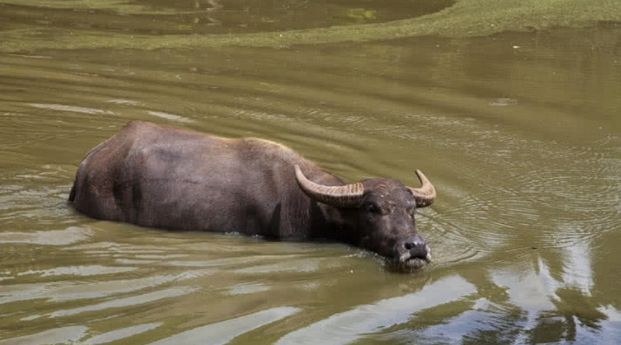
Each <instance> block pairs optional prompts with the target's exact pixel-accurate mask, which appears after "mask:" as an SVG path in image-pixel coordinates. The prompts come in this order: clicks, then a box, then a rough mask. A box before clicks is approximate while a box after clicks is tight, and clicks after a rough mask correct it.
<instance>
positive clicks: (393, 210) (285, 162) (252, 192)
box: [69, 121, 436, 269]
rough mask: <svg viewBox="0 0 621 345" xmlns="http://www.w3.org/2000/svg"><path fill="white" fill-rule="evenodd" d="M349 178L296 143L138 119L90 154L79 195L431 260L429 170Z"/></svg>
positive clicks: (98, 203)
mask: <svg viewBox="0 0 621 345" xmlns="http://www.w3.org/2000/svg"><path fill="white" fill-rule="evenodd" d="M417 175H418V177H419V179H420V180H421V182H422V186H421V187H419V188H411V187H407V186H405V185H403V184H402V183H401V182H399V181H397V180H393V179H384V178H375V179H368V180H364V181H361V182H357V183H352V184H346V183H344V182H343V181H342V180H341V179H339V178H338V177H336V176H334V175H332V174H329V173H327V172H325V171H323V170H322V169H320V168H319V167H318V166H317V165H316V164H315V163H313V162H311V161H309V160H307V159H305V158H303V157H302V156H300V155H299V154H298V153H296V152H294V151H293V150H291V149H289V148H287V147H285V146H283V145H280V144H277V143H274V142H271V141H267V140H262V139H255V138H242V139H228V138H221V137H217V136H212V135H205V134H202V133H198V132H193V131H188V130H181V129H175V128H171V127H165V126H160V125H156V124H152V123H147V122H138V121H132V122H130V123H128V124H127V125H126V126H125V127H124V128H123V129H121V130H120V131H119V132H118V133H117V134H115V135H114V136H112V137H111V138H110V139H108V140H106V141H105V142H103V143H101V144H99V145H98V146H96V147H95V148H93V149H92V150H91V151H90V152H88V154H87V155H86V157H85V158H84V160H83V161H82V162H81V163H80V166H79V168H78V171H77V173H76V178H75V182H74V184H73V188H72V189H71V194H70V196H69V201H70V202H72V203H73V205H74V207H75V209H76V210H78V211H79V212H81V213H84V214H86V215H88V216H90V217H93V218H97V219H105V220H112V221H120V222H128V223H133V224H137V225H141V226H147V227H157V228H164V229H171V230H203V231H213V232H239V233H242V234H246V235H260V236H264V237H267V238H272V239H280V240H293V241H301V240H313V239H331V240H335V241H339V242H345V243H349V244H352V245H355V246H358V247H361V248H365V249H368V250H371V251H373V252H375V253H377V254H380V255H382V256H384V257H386V258H388V259H389V260H390V261H391V262H393V263H396V264H397V266H398V267H401V268H406V269H407V268H419V267H422V266H424V264H425V263H427V262H429V261H430V259H431V251H430V248H429V246H428V245H427V244H426V243H425V240H424V239H423V238H422V237H421V236H420V235H418V234H417V232H416V226H415V219H414V215H415V212H416V208H417V207H418V208H420V207H425V206H428V205H430V204H431V203H432V202H433V200H434V198H435V196H436V191H435V188H434V187H433V185H432V184H431V182H429V180H428V179H427V178H426V177H425V175H424V174H423V173H422V172H420V171H417Z"/></svg>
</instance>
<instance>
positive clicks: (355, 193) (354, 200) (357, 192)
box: [295, 165, 364, 207]
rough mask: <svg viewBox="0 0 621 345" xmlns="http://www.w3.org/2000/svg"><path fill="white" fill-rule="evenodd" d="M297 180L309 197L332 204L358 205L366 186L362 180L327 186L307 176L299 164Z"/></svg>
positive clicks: (338, 205) (337, 205)
mask: <svg viewBox="0 0 621 345" xmlns="http://www.w3.org/2000/svg"><path fill="white" fill-rule="evenodd" d="M295 180H296V181H297V182H298V185H299V186H300V188H301V189H302V191H303V192H304V194H306V195H307V196H308V197H309V198H311V199H313V200H315V201H319V202H322V203H324V204H328V205H330V206H334V207H358V206H360V203H361V202H362V195H363V194H364V186H363V185H362V183H360V182H357V183H352V184H346V185H344V186H325V185H322V184H318V183H315V182H313V181H311V180H309V179H308V178H306V176H304V173H303V172H302V169H300V167H299V166H298V165H295Z"/></svg>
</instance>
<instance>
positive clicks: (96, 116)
mask: <svg viewBox="0 0 621 345" xmlns="http://www.w3.org/2000/svg"><path fill="white" fill-rule="evenodd" d="M620 17H621V9H620V8H619V5H618V2H613V1H590V2H586V1H577V0H576V1H564V2H562V3H560V2H556V1H537V2H535V1H503V2H499V1H488V0H479V1H475V0H463V1H455V2H453V1H396V2H394V3H391V4H387V3H385V2H382V1H353V0H352V1H337V0H334V1H321V2H308V1H286V2H260V1H231V2H221V1H213V0H212V1H198V0H197V1H187V2H175V1H162V0H157V1H156V0H150V1H146V0H141V1H117V0H108V1H105V0H102V1H89V2H83V1H72V0H63V1H46V0H37V1H30V0H28V1H10V0H8V1H5V0H2V1H0V157H1V158H0V344H49V343H83V344H108V343H110V344H150V343H156V344H177V343H184V344H227V343H231V344H272V343H277V344H411V343H416V344H471V343H472V344H497V343H514V344H524V343H528V344H530V343H562V344H565V343H570V344H614V343H616V342H618V339H621V294H619V292H618V291H619V289H620V288H621V271H619V269H618V266H619V265H618V264H619V262H620V261H621V254H620V252H619V250H618V248H619V247H620V246H621V117H620V116H619V115H620V113H621V98H620V97H619V95H621V39H620V37H621V25H620V24H619V22H620V20H621V18H620ZM134 119H138V120H147V121H153V122H157V123H163V124H167V125H173V126H177V127H181V128H188V129H194V130H198V131H202V132H208V133H214V134H218V135H222V136H229V137H242V136H255V137H261V138H265V139H269V140H274V141H277V142H280V143H283V144H286V145H288V146H290V147H292V148H294V149H296V150H297V151H299V152H301V153H302V154H303V155H305V156H306V157H308V158H311V159H313V160H315V161H316V162H318V163H319V164H320V165H322V166H323V167H325V168H326V169H328V170H330V171H332V172H334V173H335V174H337V175H339V176H342V177H343V178H345V179H347V180H350V181H353V180H356V179H360V178H364V177H370V176H388V177H394V178H398V179H401V180H402V181H404V182H405V183H407V184H411V185H415V184H416V179H415V177H414V174H413V171H414V169H417V168H418V169H422V170H423V171H424V172H425V173H426V175H427V176H429V177H430V179H431V180H432V181H433V183H434V184H435V185H436V187H437V189H438V193H439V197H438V200H437V202H436V203H434V205H433V206H431V207H430V208H426V209H422V210H420V213H419V215H418V228H419V231H420V232H421V233H422V234H423V235H424V236H425V237H426V239H427V241H428V242H429V243H430V245H431V246H432V248H433V251H434V262H433V264H432V265H430V266H429V267H427V268H426V269H424V270H422V271H420V272H417V273H415V274H410V275H403V274H395V273H392V272H390V270H388V269H386V267H385V265H384V262H383V260H382V259H381V258H378V257H376V256H375V255H373V254H371V253H368V252H365V251H362V250H360V249H356V248H352V247H349V246H346V245H341V244H334V243H321V244H313V243H282V242H268V241H264V240H262V239H259V238H247V237H242V236H238V235H234V234H232V235H217V234H208V233H200V232H185V233H175V232H166V231H160V230H155V229H145V228H140V227H136V226H131V225H127V224H118V223H112V222H104V221H97V220H93V219H90V218H87V217H84V216H82V215H80V214H78V213H76V212H75V211H74V210H72V208H71V207H70V206H69V205H68V204H67V202H66V199H67V197H68V192H69V189H70V187H71V183H72V180H73V177H74V174H75V171H76V168H77V165H78V164H79V162H80V160H81V159H82V157H83V156H84V154H85V153H86V152H87V151H88V150H89V149H90V148H91V147H93V146H94V145H96V144H98V143H99V142H101V141H102V140H105V139H106V138H108V137H109V136H110V135H112V134H114V133H115V132H116V131H117V130H118V129H119V128H121V127H122V126H124V125H125V123H127V121H129V120H134Z"/></svg>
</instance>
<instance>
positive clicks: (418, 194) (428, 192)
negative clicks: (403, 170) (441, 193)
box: [408, 169, 436, 207]
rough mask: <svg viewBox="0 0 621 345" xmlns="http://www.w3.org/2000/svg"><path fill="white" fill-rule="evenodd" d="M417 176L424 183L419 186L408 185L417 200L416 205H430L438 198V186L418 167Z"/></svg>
mask: <svg viewBox="0 0 621 345" xmlns="http://www.w3.org/2000/svg"><path fill="white" fill-rule="evenodd" d="M416 176H417V177H418V180H419V181H420V182H421V184H422V185H421V186H420V187H419V188H412V187H408V190H409V191H410V193H412V195H413V196H414V200H416V207H426V206H429V205H431V204H432V203H433V201H434V200H435V199H436V188H435V187H434V186H433V184H432V183H431V182H430V181H429V179H428V178H427V176H425V174H423V172H422V171H420V170H418V169H417V170H416Z"/></svg>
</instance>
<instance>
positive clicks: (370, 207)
mask: <svg viewBox="0 0 621 345" xmlns="http://www.w3.org/2000/svg"><path fill="white" fill-rule="evenodd" d="M364 209H365V210H366V211H367V212H368V213H375V214H379V213H382V209H380V207H379V206H378V205H377V204H376V203H373V202H369V203H367V204H365V206H364Z"/></svg>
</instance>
